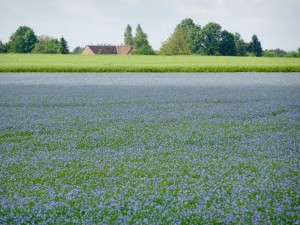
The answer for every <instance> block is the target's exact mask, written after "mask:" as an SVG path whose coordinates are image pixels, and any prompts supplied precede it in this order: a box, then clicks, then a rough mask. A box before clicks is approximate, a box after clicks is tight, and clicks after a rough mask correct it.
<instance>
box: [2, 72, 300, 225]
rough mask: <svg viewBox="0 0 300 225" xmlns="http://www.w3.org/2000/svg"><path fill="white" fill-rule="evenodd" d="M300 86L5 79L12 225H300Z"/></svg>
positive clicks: (91, 77)
mask: <svg viewBox="0 0 300 225" xmlns="http://www.w3.org/2000/svg"><path fill="white" fill-rule="evenodd" d="M141 77H143V79H141ZM120 80H121V81H122V82H123V84H120ZM165 80H167V81H168V84H166V83H165ZM187 80H191V82H190V83H191V84H190V85H187V84H188V83H186V82H187ZM210 80H213V81H216V82H209V81H210ZM82 81H84V82H82ZM88 81H89V82H88ZM231 82H233V83H231ZM299 83H300V79H299V76H298V74H290V73H285V74H272V73H271V74H251V76H247V75H245V74H194V75H193V74H184V75H181V74H170V75H169V74H149V75H148V74H137V75H135V74H109V75H107V74H59V75H55V74H43V76H41V75H40V74H2V75H1V76H0V109H1V114H0V224H39V223H41V224H44V223H46V224H298V223H299V220H300V218H299V215H300V208H299V205H300V188H299V180H300V163H299V160H300V145H299V143H300V142H299V141H300V140H299V134H300V120H299V118H300V98H299V96H300V88H299ZM149 84H155V85H149Z"/></svg>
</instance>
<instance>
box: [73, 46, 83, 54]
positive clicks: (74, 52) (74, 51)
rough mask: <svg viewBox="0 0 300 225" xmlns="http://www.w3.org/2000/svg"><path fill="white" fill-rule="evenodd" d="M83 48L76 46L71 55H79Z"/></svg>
mask: <svg viewBox="0 0 300 225" xmlns="http://www.w3.org/2000/svg"><path fill="white" fill-rule="evenodd" d="M83 49H84V48H83V47H80V46H77V47H76V48H74V49H73V51H72V54H81V53H82V51H83Z"/></svg>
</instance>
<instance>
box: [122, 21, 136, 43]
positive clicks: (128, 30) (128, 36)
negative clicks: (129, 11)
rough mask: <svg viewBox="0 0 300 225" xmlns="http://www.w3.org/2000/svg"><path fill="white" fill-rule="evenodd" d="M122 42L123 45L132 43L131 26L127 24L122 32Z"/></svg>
mask: <svg viewBox="0 0 300 225" xmlns="http://www.w3.org/2000/svg"><path fill="white" fill-rule="evenodd" d="M124 44H125V45H133V44H134V41H133V36H132V28H131V26H130V25H129V24H128V25H127V27H126V29H125V32H124Z"/></svg>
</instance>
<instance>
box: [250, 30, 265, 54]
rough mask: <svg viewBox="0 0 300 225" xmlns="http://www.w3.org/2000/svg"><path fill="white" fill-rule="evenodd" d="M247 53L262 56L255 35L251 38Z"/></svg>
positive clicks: (261, 50)
mask: <svg viewBox="0 0 300 225" xmlns="http://www.w3.org/2000/svg"><path fill="white" fill-rule="evenodd" d="M249 52H250V53H253V54H254V55H255V56H257V57H260V56H262V53H263V49H262V47H261V43H260V41H259V40H258V37H257V36H256V35H255V34H254V35H253V36H252V41H251V42H250V44H249Z"/></svg>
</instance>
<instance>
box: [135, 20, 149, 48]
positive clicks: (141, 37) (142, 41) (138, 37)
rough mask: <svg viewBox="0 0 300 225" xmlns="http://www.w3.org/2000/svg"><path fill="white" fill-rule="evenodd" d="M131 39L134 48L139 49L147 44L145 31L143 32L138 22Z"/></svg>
mask: <svg viewBox="0 0 300 225" xmlns="http://www.w3.org/2000/svg"><path fill="white" fill-rule="evenodd" d="M133 40H134V48H135V49H139V48H141V47H142V46H144V45H149V42H148V35H147V34H146V33H144V31H143V29H142V27H141V25H140V24H138V26H137V28H136V33H135V37H134V39H133Z"/></svg>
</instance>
